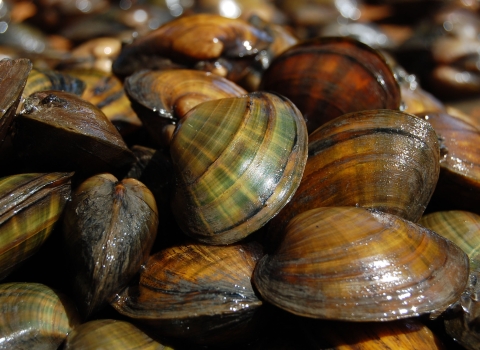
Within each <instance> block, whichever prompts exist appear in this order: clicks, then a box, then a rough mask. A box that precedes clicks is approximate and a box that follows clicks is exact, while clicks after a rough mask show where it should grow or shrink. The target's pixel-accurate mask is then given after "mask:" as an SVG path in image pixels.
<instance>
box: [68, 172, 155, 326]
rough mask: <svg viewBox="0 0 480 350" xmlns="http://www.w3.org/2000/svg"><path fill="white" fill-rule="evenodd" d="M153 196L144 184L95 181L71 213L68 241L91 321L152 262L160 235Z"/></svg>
mask: <svg viewBox="0 0 480 350" xmlns="http://www.w3.org/2000/svg"><path fill="white" fill-rule="evenodd" d="M157 227H158V213H157V206H156V204H155V200H154V198H153V195H152V193H151V192H150V191H149V190H148V189H147V188H146V187H145V186H144V185H143V184H142V183H140V182H139V181H137V180H135V179H126V180H123V181H121V182H119V181H118V180H117V179H116V178H115V177H114V176H112V175H110V174H101V175H96V176H92V177H91V178H89V179H87V180H86V181H84V182H83V183H82V184H81V185H80V186H79V187H78V188H77V189H76V190H75V192H74V194H73V195H72V201H71V202H69V204H68V206H67V208H66V209H65V219H64V227H63V231H64V237H65V239H64V241H65V244H66V248H65V249H66V251H67V254H68V256H69V257H70V259H71V261H72V262H73V269H74V271H72V279H73V280H74V292H75V293H76V299H77V301H78V305H79V309H80V312H81V313H82V314H83V315H84V316H85V317H88V316H90V315H91V314H93V313H95V312H96V311H98V310H99V309H100V308H101V307H102V306H104V304H105V303H106V302H108V301H110V299H112V298H113V297H114V295H115V294H116V293H118V292H120V290H121V289H122V288H123V287H124V286H125V285H126V284H127V283H128V282H129V281H130V279H131V278H132V277H133V276H134V275H135V274H136V273H137V272H138V271H139V270H140V267H141V265H142V264H143V263H145V261H146V260H147V258H148V256H149V254H150V250H151V248H152V245H153V242H154V240H155V237H156V234H157Z"/></svg>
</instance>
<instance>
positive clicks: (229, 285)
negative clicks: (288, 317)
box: [112, 243, 262, 343]
mask: <svg viewBox="0 0 480 350" xmlns="http://www.w3.org/2000/svg"><path fill="white" fill-rule="evenodd" d="M261 256H262V249H261V246H260V245H259V244H258V243H248V244H236V245H231V246H225V247H224V246H208V245H200V244H194V243H188V244H184V245H178V246H173V247H170V248H166V249H164V250H162V251H160V252H158V253H156V254H154V255H152V256H151V257H150V259H149V260H148V262H147V264H146V266H145V268H144V269H143V270H142V271H141V274H140V282H139V284H138V285H135V284H133V285H130V286H129V287H128V288H127V289H125V290H124V291H123V292H121V293H120V294H119V296H118V298H117V299H116V300H114V301H113V302H112V306H113V307H114V308H115V309H116V310H117V311H118V312H120V313H121V314H123V315H125V316H128V317H130V318H133V319H135V320H139V321H141V322H142V323H145V324H148V325H150V326H152V327H155V331H156V332H157V333H158V334H163V335H166V336H173V337H179V336H182V337H186V338H190V340H191V341H193V342H201V343H202V342H217V341H219V340H222V341H225V340H228V337H230V336H233V335H235V334H237V335H238V334H240V333H241V334H244V335H245V331H246V329H245V327H246V328H247V329H248V323H249V322H250V320H251V319H252V317H253V316H254V314H255V313H256V311H257V310H258V309H259V307H260V306H261V305H262V302H261V301H260V300H259V299H258V298H257V296H256V295H255V292H254V290H253V288H252V285H251V281H250V279H251V275H252V273H253V269H254V268H255V264H256V263H257V261H258V259H260V257H261ZM232 326H234V327H233V328H232ZM250 330H251V329H250Z"/></svg>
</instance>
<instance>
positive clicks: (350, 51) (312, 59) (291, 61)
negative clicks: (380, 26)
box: [260, 37, 401, 133]
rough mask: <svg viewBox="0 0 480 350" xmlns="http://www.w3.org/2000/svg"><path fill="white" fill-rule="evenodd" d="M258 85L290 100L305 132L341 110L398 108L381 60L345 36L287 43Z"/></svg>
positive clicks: (393, 84) (395, 91)
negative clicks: (291, 45) (285, 48)
mask: <svg viewBox="0 0 480 350" xmlns="http://www.w3.org/2000/svg"><path fill="white" fill-rule="evenodd" d="M260 89H263V90H267V91H275V92H278V93H279V94H282V95H284V96H286V97H287V98H289V99H290V100H292V102H293V103H294V104H295V105H296V106H297V107H298V109H299V110H300V111H301V112H302V114H303V116H304V118H305V120H306V122H307V128H308V132H309V133H311V132H313V131H314V130H315V129H316V128H318V127H319V126H320V125H322V124H323V123H326V122H327V121H330V120H332V119H334V118H336V117H338V116H340V115H342V114H346V113H349V112H354V111H361V110H366V109H381V108H385V109H398V108H399V107H400V95H401V94H400V87H399V85H398V83H397V81H396V79H395V77H394V75H393V72H392V70H391V68H390V66H389V65H388V64H387V63H386V61H385V59H384V58H383V57H382V56H381V55H380V54H379V53H378V52H377V51H375V50H374V49H372V48H370V47H369V46H367V45H365V44H362V43H361V42H359V41H357V40H354V39H350V38H337V37H325V38H317V39H313V40H309V41H304V42H302V43H300V44H298V45H295V46H293V47H291V48H290V49H288V50H286V51H285V52H283V53H282V54H281V55H280V56H278V57H277V58H276V59H274V60H273V62H272V63H271V65H270V67H269V68H268V69H267V70H266V71H265V73H264V75H263V78H262V83H261V85H260Z"/></svg>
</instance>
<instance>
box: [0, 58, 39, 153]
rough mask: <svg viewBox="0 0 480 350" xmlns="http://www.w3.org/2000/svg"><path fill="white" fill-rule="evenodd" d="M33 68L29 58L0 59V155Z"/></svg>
mask: <svg viewBox="0 0 480 350" xmlns="http://www.w3.org/2000/svg"><path fill="white" fill-rule="evenodd" d="M31 69H32V63H31V62H30V60H28V59H17V60H10V59H3V60H1V61H0V73H1V78H0V92H1V93H0V155H1V153H2V152H1V150H2V145H3V143H4V141H5V138H6V137H7V134H9V133H10V128H11V126H12V122H13V117H14V116H15V113H16V110H17V106H18V104H19V102H20V98H21V96H22V92H23V89H24V88H25V84H26V82H27V78H28V74H29V73H30V70H31Z"/></svg>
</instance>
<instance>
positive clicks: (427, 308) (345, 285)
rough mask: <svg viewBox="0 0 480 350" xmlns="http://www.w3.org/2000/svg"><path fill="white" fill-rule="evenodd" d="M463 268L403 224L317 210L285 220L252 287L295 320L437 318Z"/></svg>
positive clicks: (441, 244) (359, 212)
mask: <svg viewBox="0 0 480 350" xmlns="http://www.w3.org/2000/svg"><path fill="white" fill-rule="evenodd" d="M468 268H469V264H468V257H467V255H466V254H465V253H464V252H463V251H462V250H461V249H460V248H459V247H458V246H456V245H455V244H453V243H452V242H450V241H448V240H446V239H444V238H443V237H441V236H439V235H437V234H436V233H434V232H433V231H429V230H427V229H426V228H423V227H421V226H419V225H416V224H414V223H412V222H409V221H407V220H405V219H401V218H399V217H397V216H395V215H391V214H387V213H382V212H379V211H374V210H367V209H363V208H356V207H324V208H316V209H312V210H309V211H306V212H303V213H302V214H299V215H297V216H296V217H295V218H293V219H292V220H291V221H290V223H289V224H288V226H287V227H286V229H285V235H284V239H283V240H282V242H281V245H280V247H279V248H278V249H277V250H276V251H275V252H274V253H272V254H268V255H266V256H264V257H263V258H262V259H261V260H260V261H259V262H258V264H257V266H256V268H255V272H254V277H253V282H254V284H255V286H256V287H257V289H258V291H259V292H260V294H261V295H262V297H263V298H264V299H265V300H266V301H268V302H270V303H272V304H274V305H276V306H278V307H281V308H283V309H285V310H287V311H289V312H292V313H294V314H297V315H300V316H306V317H312V318H326V319H337V320H349V321H364V322H365V321H382V320H383V321H386V320H395V319H399V318H406V317H411V316H415V315H420V314H423V313H429V312H432V311H444V310H445V309H446V308H447V307H448V306H449V305H450V304H452V303H453V302H455V301H456V300H458V299H459V298H460V295H461V294H462V292H463V291H464V289H465V286H466V284H467V281H468Z"/></svg>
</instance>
